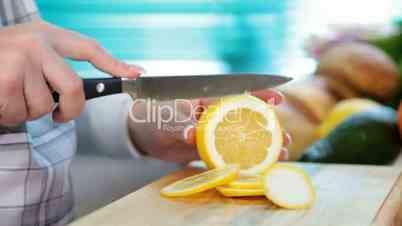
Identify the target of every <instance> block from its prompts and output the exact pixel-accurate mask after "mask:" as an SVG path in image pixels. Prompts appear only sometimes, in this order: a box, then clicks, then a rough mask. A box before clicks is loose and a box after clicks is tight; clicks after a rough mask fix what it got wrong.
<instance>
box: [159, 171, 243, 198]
mask: <svg viewBox="0 0 402 226" xmlns="http://www.w3.org/2000/svg"><path fill="white" fill-rule="evenodd" d="M238 174H239V167H238V166H236V165H228V166H225V167H222V168H217V169H213V170H209V171H206V172H203V173H200V174H196V175H193V176H190V177H187V178H184V179H181V180H179V181H176V182H174V183H173V184H170V185H168V186H166V187H164V188H163V189H162V190H161V194H162V195H164V196H167V197H180V196H188V195H192V194H196V193H199V192H203V191H206V190H209V189H211V188H214V187H217V186H220V185H224V184H227V183H229V182H231V181H233V180H234V179H236V178H237V176H238Z"/></svg>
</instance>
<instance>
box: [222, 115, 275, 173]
mask: <svg viewBox="0 0 402 226" xmlns="http://www.w3.org/2000/svg"><path fill="white" fill-rule="evenodd" d="M265 125H267V120H266V119H265V117H264V116H263V115H262V114H260V113H258V112H255V111H252V110H251V109H249V108H239V109H235V110H232V111H229V112H228V113H227V114H226V115H225V118H224V119H223V120H222V121H221V122H219V124H218V126H217V127H216V130H215V146H216V150H217V152H218V153H219V154H220V155H221V156H222V158H223V160H224V161H225V162H226V163H227V164H231V163H236V164H238V165H239V166H240V168H241V169H247V168H250V167H252V166H254V165H257V164H259V163H261V161H263V160H264V159H265V158H266V156H267V154H268V153H267V151H266V149H267V147H269V146H270V144H271V140H272V139H271V138H272V136H271V132H270V131H269V130H267V129H266V128H265ZM229 153H230V154H229ZM239 160H241V161H239Z"/></svg>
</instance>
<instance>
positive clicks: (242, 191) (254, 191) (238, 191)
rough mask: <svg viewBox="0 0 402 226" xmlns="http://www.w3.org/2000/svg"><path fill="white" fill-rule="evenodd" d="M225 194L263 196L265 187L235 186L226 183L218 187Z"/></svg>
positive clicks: (228, 195) (232, 195)
mask: <svg viewBox="0 0 402 226" xmlns="http://www.w3.org/2000/svg"><path fill="white" fill-rule="evenodd" d="M216 190H218V191H219V193H221V194H222V195H223V196H226V197H246V196H263V195H264V189H263V188H233V187H229V186H226V185H223V186H219V187H216Z"/></svg>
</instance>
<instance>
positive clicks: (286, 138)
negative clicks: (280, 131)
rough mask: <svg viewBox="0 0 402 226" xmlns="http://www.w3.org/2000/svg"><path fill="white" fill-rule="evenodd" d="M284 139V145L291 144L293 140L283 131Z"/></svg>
mask: <svg viewBox="0 0 402 226" xmlns="http://www.w3.org/2000/svg"><path fill="white" fill-rule="evenodd" d="M285 140H286V142H285V145H286V146H288V145H291V144H292V142H293V140H292V137H291V136H290V135H289V133H285Z"/></svg>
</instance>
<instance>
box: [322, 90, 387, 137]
mask: <svg viewBox="0 0 402 226" xmlns="http://www.w3.org/2000/svg"><path fill="white" fill-rule="evenodd" d="M378 106H380V104H378V103H377V102H375V101H372V100H368V99H361V98H353V99H347V100H343V101H340V102H339V103H338V104H337V105H335V107H334V108H333V109H332V111H331V112H330V113H329V115H328V117H327V118H326V119H325V120H324V121H323V122H322V124H321V125H320V126H319V127H318V129H317V137H318V138H323V137H325V136H327V135H328V134H329V133H330V132H331V131H332V130H333V129H334V128H335V127H337V126H338V125H339V124H341V123H342V122H343V121H344V120H345V119H347V118H348V117H349V116H351V115H353V114H354V113H358V112H361V111H365V110H369V109H371V108H373V107H378Z"/></svg>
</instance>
